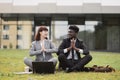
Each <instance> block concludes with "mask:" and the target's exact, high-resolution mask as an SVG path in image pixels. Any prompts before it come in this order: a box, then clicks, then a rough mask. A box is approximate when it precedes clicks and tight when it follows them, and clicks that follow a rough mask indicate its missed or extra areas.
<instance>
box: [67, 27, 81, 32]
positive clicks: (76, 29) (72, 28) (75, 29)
mask: <svg viewBox="0 0 120 80" xmlns="http://www.w3.org/2000/svg"><path fill="white" fill-rule="evenodd" d="M69 29H71V30H73V31H75V33H78V32H79V28H78V27H77V26H75V25H72V26H70V27H69Z"/></svg>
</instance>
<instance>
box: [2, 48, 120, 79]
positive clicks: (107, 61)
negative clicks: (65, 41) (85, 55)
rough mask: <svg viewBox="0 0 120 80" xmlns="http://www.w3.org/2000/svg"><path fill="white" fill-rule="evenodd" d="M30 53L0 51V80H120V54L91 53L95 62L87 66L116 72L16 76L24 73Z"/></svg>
mask: <svg viewBox="0 0 120 80" xmlns="http://www.w3.org/2000/svg"><path fill="white" fill-rule="evenodd" d="M28 52H29V50H0V80H120V53H112V52H91V55H92V56H93V60H92V61H91V62H90V63H89V64H88V65H86V66H93V65H94V64H97V65H100V66H106V65H110V66H112V67H114V68H115V69H116V72H111V73H97V72H72V73H65V72H64V71H60V72H59V71H56V72H55V74H41V75H40V74H39V75H38V74H29V75H28V74H25V75H16V74H14V73H13V72H22V71H24V67H25V65H24V63H23V58H24V57H26V56H27V57H29V55H28ZM33 58H34V57H33Z"/></svg>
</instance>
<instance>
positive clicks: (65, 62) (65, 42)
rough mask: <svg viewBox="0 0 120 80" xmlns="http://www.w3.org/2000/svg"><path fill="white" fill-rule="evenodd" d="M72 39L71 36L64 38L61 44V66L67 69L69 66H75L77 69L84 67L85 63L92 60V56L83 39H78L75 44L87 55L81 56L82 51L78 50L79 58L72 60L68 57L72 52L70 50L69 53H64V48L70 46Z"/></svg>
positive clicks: (59, 53) (59, 51) (59, 57)
mask: <svg viewBox="0 0 120 80" xmlns="http://www.w3.org/2000/svg"><path fill="white" fill-rule="evenodd" d="M70 45H71V40H70V38H66V39H64V40H63V42H62V43H61V45H60V46H59V48H58V55H59V56H58V59H59V61H60V66H61V67H62V68H63V69H66V68H67V67H69V68H71V67H74V68H75V69H78V70H80V69H82V68H83V67H84V65H86V64H87V63H88V62H90V61H91V60H92V57H91V56H90V55H89V50H88V49H87V47H86V45H85V44H84V43H83V41H81V40H79V39H76V42H75V46H76V47H77V48H79V49H82V50H83V54H84V55H85V56H84V57H83V58H81V55H80V52H78V51H76V54H77V57H78V60H75V61H74V62H72V61H71V60H68V59H67V57H68V55H69V54H70V51H68V52H67V53H64V49H66V48H68V47H70Z"/></svg>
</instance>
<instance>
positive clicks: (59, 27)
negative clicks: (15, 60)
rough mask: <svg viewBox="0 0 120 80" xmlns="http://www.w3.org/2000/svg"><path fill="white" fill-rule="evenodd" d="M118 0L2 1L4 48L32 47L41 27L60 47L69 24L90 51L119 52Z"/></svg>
mask: <svg viewBox="0 0 120 80" xmlns="http://www.w3.org/2000/svg"><path fill="white" fill-rule="evenodd" d="M119 9H120V1H119V0H116V1H115V0H111V1H110V0H51V1H48V0H36V2H35V1H33V0H29V3H28V2H27V0H26V2H25V1H24V3H23V0H20V1H18V2H17V0H3V1H1V2H0V36H1V37H0V45H1V48H11V47H12V48H14V49H16V48H21V49H29V48H30V45H31V42H32V41H33V40H34V35H35V33H36V30H37V28H38V26H42V25H44V26H46V27H47V28H48V29H49V39H51V40H52V41H53V42H54V43H56V45H57V46H58V45H59V44H60V42H61V39H63V38H64V37H66V34H67V28H68V26H69V25H77V26H78V27H79V28H80V32H79V35H78V36H79V38H81V39H83V40H84V41H85V43H86V44H87V46H88V47H89V49H90V50H105V51H120V11H119Z"/></svg>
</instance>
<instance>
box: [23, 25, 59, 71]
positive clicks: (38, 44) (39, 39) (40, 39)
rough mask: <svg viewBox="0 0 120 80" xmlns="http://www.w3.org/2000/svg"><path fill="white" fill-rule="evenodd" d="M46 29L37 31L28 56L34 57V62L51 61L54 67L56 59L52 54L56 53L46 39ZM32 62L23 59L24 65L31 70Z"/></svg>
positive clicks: (41, 28)
mask: <svg viewBox="0 0 120 80" xmlns="http://www.w3.org/2000/svg"><path fill="white" fill-rule="evenodd" d="M47 35H48V29H47V28H46V27H44V26H42V27H40V28H39V29H38V32H37V35H36V37H35V41H33V42H32V47H31V49H30V52H29V53H30V56H36V59H35V61H48V62H49V61H51V62H53V63H54V65H55V66H56V64H57V59H56V58H53V56H52V53H55V52H57V49H56V48H55V46H54V45H53V43H52V42H51V41H50V40H48V39H47ZM32 62H33V60H32V59H30V58H24V63H25V64H26V65H27V66H29V67H30V69H32Z"/></svg>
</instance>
